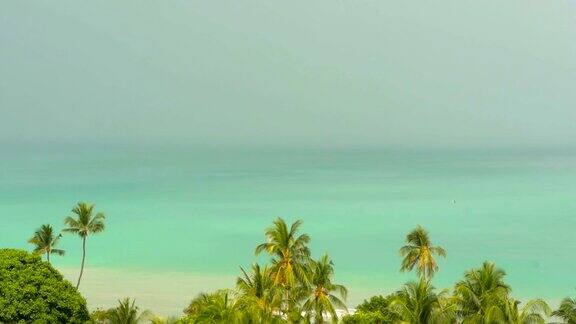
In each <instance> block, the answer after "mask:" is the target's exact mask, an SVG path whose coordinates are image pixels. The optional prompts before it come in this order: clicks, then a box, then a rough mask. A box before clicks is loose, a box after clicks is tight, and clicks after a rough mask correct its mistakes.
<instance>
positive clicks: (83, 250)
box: [76, 237, 86, 289]
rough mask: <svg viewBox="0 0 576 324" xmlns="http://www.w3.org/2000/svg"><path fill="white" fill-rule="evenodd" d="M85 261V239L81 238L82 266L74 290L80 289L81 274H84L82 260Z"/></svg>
mask: <svg viewBox="0 0 576 324" xmlns="http://www.w3.org/2000/svg"><path fill="white" fill-rule="evenodd" d="M85 259H86V237H83V238H82V264H81V265H80V275H79V276H78V283H76V289H78V287H80V280H81V279H82V273H84V260H85Z"/></svg>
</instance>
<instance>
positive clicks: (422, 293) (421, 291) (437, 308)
mask: <svg viewBox="0 0 576 324" xmlns="http://www.w3.org/2000/svg"><path fill="white" fill-rule="evenodd" d="M443 295H444V292H442V293H441V294H436V293H435V292H434V287H433V286H432V285H430V282H429V281H428V280H426V279H424V278H420V280H419V281H417V282H415V281H411V282H408V283H407V284H405V285H404V287H403V288H402V290H400V291H398V292H397V293H396V295H395V296H394V298H393V300H392V302H391V303H390V305H389V306H388V307H389V309H390V310H391V311H392V312H394V313H395V314H396V315H397V316H398V317H399V318H401V320H400V323H406V324H428V323H451V321H450V320H441V319H443V314H442V308H441V305H440V299H441V298H443Z"/></svg>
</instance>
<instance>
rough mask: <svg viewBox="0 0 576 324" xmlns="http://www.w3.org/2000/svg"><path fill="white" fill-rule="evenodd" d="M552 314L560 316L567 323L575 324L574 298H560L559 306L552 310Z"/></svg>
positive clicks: (575, 306) (575, 301)
mask: <svg viewBox="0 0 576 324" xmlns="http://www.w3.org/2000/svg"><path fill="white" fill-rule="evenodd" d="M552 316H557V317H560V318H561V319H563V320H564V322H566V323H568V324H576V299H574V298H569V297H566V298H564V299H562V302H561V303H560V307H559V308H558V309H557V310H555V311H554V312H552Z"/></svg>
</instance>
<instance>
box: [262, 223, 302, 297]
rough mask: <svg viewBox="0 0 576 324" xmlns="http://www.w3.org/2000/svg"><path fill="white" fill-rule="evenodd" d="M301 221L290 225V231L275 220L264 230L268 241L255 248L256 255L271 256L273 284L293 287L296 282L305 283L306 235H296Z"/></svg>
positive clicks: (283, 224) (284, 224)
mask: <svg viewBox="0 0 576 324" xmlns="http://www.w3.org/2000/svg"><path fill="white" fill-rule="evenodd" d="M300 225H302V221H300V220H298V221H296V222H294V223H293V224H292V226H291V227H290V229H288V226H287V225H286V223H285V222H284V220H283V219H282V218H277V219H276V220H275V221H274V224H273V226H272V227H270V228H268V229H267V230H266V237H267V238H268V241H267V242H266V243H262V244H260V245H258V246H257V247H256V254H260V253H261V252H263V251H266V252H268V254H270V255H272V256H273V260H272V267H271V271H272V276H273V278H274V283H276V284H279V285H282V286H285V287H294V286H295V285H296V283H297V282H307V281H308V278H307V277H306V264H307V263H308V260H309V259H310V250H309V249H308V243H309V242H310V237H309V236H308V235H307V234H301V235H298V228H299V227H300Z"/></svg>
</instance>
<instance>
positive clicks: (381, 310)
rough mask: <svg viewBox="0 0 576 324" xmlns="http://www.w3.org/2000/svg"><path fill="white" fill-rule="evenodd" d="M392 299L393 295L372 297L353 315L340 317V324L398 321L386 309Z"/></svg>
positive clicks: (359, 306)
mask: <svg viewBox="0 0 576 324" xmlns="http://www.w3.org/2000/svg"><path fill="white" fill-rule="evenodd" d="M393 298H394V295H389V296H373V297H372V298H370V299H367V300H365V301H364V302H362V304H360V305H358V307H357V308H356V313H355V314H354V315H346V316H344V317H342V323H345V324H368V323H371V324H372V323H393V322H395V321H397V320H398V316H397V315H396V314H394V313H393V312H391V311H390V310H389V308H388V306H389V305H390V303H391V301H392V299H393Z"/></svg>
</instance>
